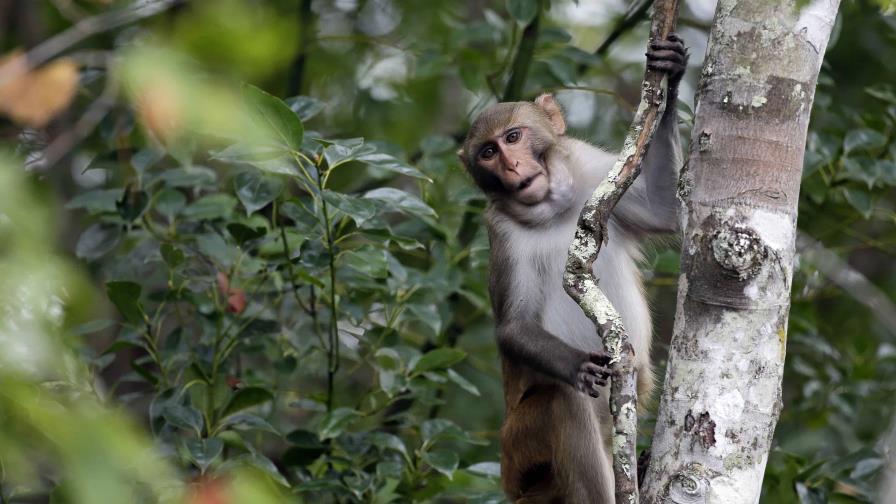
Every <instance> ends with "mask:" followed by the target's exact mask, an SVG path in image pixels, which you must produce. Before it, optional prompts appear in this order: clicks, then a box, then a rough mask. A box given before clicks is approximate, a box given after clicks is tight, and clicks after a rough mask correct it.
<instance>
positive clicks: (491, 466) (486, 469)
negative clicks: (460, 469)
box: [465, 462, 501, 478]
mask: <svg viewBox="0 0 896 504" xmlns="http://www.w3.org/2000/svg"><path fill="white" fill-rule="evenodd" d="M465 471H467V472H470V473H472V474H475V475H477V476H485V477H486V478H500V477H501V464H499V463H498V462H479V463H477V464H473V465H471V466H469V467H467V468H466V469H465Z"/></svg>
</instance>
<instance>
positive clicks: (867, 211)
mask: <svg viewBox="0 0 896 504" xmlns="http://www.w3.org/2000/svg"><path fill="white" fill-rule="evenodd" d="M843 195H844V196H845V197H846V201H847V202H848V203H849V204H850V205H852V207H853V208H855V209H856V210H858V211H859V213H860V214H862V216H863V217H865V218H866V219H870V218H871V214H872V212H873V211H874V203H873V201H872V200H871V194H869V193H868V192H867V191H864V190H862V189H852V188H849V189H845V190H844V191H843Z"/></svg>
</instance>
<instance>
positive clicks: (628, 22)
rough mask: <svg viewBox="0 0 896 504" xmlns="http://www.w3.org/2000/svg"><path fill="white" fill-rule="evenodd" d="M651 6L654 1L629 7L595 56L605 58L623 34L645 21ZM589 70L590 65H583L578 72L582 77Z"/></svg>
mask: <svg viewBox="0 0 896 504" xmlns="http://www.w3.org/2000/svg"><path fill="white" fill-rule="evenodd" d="M651 4H653V0H634V1H633V2H632V3H631V4H630V5H629V6H628V9H626V10H625V14H623V15H622V17H621V18H619V20H618V21H617V22H616V25H615V26H614V27H613V29H612V30H611V31H610V34H609V35H607V38H605V39H604V41H603V42H601V43H600V45H599V46H597V49H595V50H594V55H595V56H604V55H605V54H606V53H607V51H608V50H609V49H610V46H612V45H613V43H614V42H616V39H618V38H619V37H621V36H622V34H623V33H625V32H627V31H629V30H631V29H632V28H634V27H635V26H636V25H637V24H638V23H639V22H641V20H642V19H644V15H645V14H647V9H649V8H650V5H651ZM587 69H588V65H586V64H584V63H582V64H581V65H579V66H578V68H577V69H576V70H577V71H578V73H579V75H581V74H582V73H584V72H585V70H587Z"/></svg>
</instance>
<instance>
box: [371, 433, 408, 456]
mask: <svg viewBox="0 0 896 504" xmlns="http://www.w3.org/2000/svg"><path fill="white" fill-rule="evenodd" d="M370 440H371V442H373V446H376V447H377V448H379V449H380V450H392V451H396V452H398V453H400V454H402V455H404V457H405V459H408V460H409V459H410V457H409V455H408V450H407V448H406V447H405V445H404V441H402V440H401V438H400V437H398V436H396V435H394V434H389V433H387V432H372V433H371V434H370Z"/></svg>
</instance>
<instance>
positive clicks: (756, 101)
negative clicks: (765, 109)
mask: <svg viewBox="0 0 896 504" xmlns="http://www.w3.org/2000/svg"><path fill="white" fill-rule="evenodd" d="M767 101H768V99H767V98H766V97H764V96H759V95H754V96H753V100H752V101H751V102H750V105H752V106H753V108H759V107H761V106H763V105H765V103H766V102H767Z"/></svg>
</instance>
